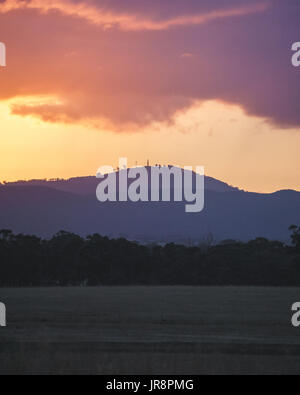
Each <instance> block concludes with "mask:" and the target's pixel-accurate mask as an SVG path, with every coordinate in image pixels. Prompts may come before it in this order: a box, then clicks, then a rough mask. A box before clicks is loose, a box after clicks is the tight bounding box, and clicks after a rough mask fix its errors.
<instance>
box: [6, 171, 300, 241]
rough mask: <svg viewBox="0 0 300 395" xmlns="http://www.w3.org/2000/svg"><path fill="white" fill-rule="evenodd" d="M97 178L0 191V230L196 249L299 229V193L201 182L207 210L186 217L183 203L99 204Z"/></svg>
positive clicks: (282, 237)
mask: <svg viewBox="0 0 300 395" xmlns="http://www.w3.org/2000/svg"><path fill="white" fill-rule="evenodd" d="M98 183H99V180H97V179H96V178H95V177H84V178H73V179H70V180H58V181H42V180H41V181H40V180H37V181H29V182H18V183H11V184H7V185H5V186H0V229H1V228H5V229H11V230H13V231H14V232H16V233H18V232H19V233H26V234H28V233H29V234H36V235H40V236H43V237H50V236H52V235H53V234H54V233H56V232H58V231H60V230H66V231H70V232H74V233H77V234H80V235H82V236H85V235H87V234H91V233H100V234H102V235H107V236H110V237H120V236H122V237H126V238H128V239H130V240H138V241H140V242H145V243H150V242H169V241H175V242H181V243H193V242H194V243H198V242H201V241H205V240H206V239H207V238H209V239H210V240H213V241H215V242H220V241H222V240H224V239H236V240H241V241H247V240H250V239H253V238H256V237H266V238H269V239H276V240H281V241H288V240H289V233H288V227H289V226H290V225H291V224H294V223H295V224H297V225H298V224H300V193H299V192H295V191H280V192H276V193H273V194H257V193H249V192H244V191H241V190H239V189H237V188H233V187H231V186H229V185H227V184H225V183H222V182H220V181H218V180H215V179H213V178H209V177H206V179H205V189H206V194H205V210H204V211H203V212H202V213H199V214H186V213H185V210H184V204H185V203H175V202H169V203H151V202H150V203H141V202H140V203H131V202H128V203H99V202H98V201H97V199H96V195H95V193H96V186H97V185H98Z"/></svg>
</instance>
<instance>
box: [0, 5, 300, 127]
mask: <svg viewBox="0 0 300 395" xmlns="http://www.w3.org/2000/svg"><path fill="white" fill-rule="evenodd" d="M212 3H213V4H212ZM299 15H300V4H299V2H298V1H294V0H291V1H283V0H272V1H251V0H239V1H238V0H226V1H225V0H218V1H214V2H211V1H208V0H203V1H201V2H199V1H198V0H197V1H196V0H172V1H162V0H151V1H149V0H128V1H126V2H125V1H121V0H98V1H92V0H89V1H88V0H86V1H83V0H81V1H75V0H73V1H71V0H53V1H51V0H31V1H29V0H6V1H3V0H2V1H0V38H1V41H3V42H5V43H6V45H7V48H8V60H7V61H8V65H7V68H6V69H5V70H3V71H2V70H1V73H0V83H1V86H0V100H7V99H15V101H14V105H13V106H12V111H13V113H14V114H18V115H20V116H28V115H31V116H35V117H38V118H41V119H43V120H44V121H47V122H68V123H78V122H81V123H91V124H93V125H94V126H96V127H97V126H99V127H103V125H108V126H109V127H110V128H113V129H115V130H124V129H125V130H126V129H128V128H138V127H139V126H140V125H144V124H148V123H151V122H155V121H166V120H168V119H170V118H171V117H172V115H173V114H174V113H175V112H176V111H178V110H182V109H185V108H188V107H190V106H192V105H193V103H195V102H199V101H200V102H201V101H207V100H219V101H223V102H227V103H233V104H237V105H239V106H240V107H241V108H243V109H244V110H245V111H246V112H248V113H249V114H253V115H255V116H259V117H262V118H264V119H266V120H268V121H270V122H271V123H276V124H278V125H280V126H284V127H298V126H300V111H299V103H300V90H299V70H297V69H295V68H293V67H292V66H291V52H290V48H291V43H292V42H295V41H297V40H299V18H298V16H299ZM16 27H17V28H16ZM32 97H37V98H41V97H45V98H47V99H45V100H39V99H37V100H33V101H32V100H31V99H29V98H32Z"/></svg>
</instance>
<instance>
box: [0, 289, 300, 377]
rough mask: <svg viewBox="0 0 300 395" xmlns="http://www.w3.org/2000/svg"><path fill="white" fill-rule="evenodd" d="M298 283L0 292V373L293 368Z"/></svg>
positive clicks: (297, 361)
mask: <svg viewBox="0 0 300 395" xmlns="http://www.w3.org/2000/svg"><path fill="white" fill-rule="evenodd" d="M299 296H300V295H299V290H298V289H276V288H265V289H263V288H192V287H158V288H155V287H149V288H147V287H117V288H65V289H62V288H58V289H2V290H0V301H2V302H4V303H6V306H7V311H8V317H7V319H8V327H7V328H1V329H0V374H288V373H289V374H299V373H300V336H299V334H300V332H299V330H298V329H294V328H292V327H291V323H290V320H291V312H290V309H291V306H292V304H293V303H294V302H296V301H298V300H299Z"/></svg>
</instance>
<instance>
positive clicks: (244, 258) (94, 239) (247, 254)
mask: <svg viewBox="0 0 300 395" xmlns="http://www.w3.org/2000/svg"><path fill="white" fill-rule="evenodd" d="M290 231H291V244H290V245H285V244H283V243H281V242H278V241H269V240H267V239H263V238H258V239H256V240H253V241H250V242H248V243H242V242H238V241H234V240H227V241H224V242H223V243H221V244H219V245H212V244H210V242H209V241H208V242H207V243H203V242H202V243H201V244H199V245H198V246H193V247H187V246H183V245H176V244H167V245H165V246H160V245H156V244H153V245H148V246H143V245H139V244H138V243H135V242H130V241H127V240H125V239H115V240H111V239H109V238H107V237H102V236H100V235H98V234H94V235H91V236H88V237H87V238H82V237H80V236H77V235H75V234H72V233H68V232H64V231H61V232H59V233H57V234H56V235H55V236H53V237H52V238H51V239H49V240H45V239H41V238H39V237H36V236H28V235H23V234H19V235H15V234H13V233H12V232H11V231H9V230H2V231H0V286H1V287H25V286H26V287H29V286H30V287H31V286H33V287H36V286H100V285H108V286H111V285H197V286H198V285H203V286H211V285H251V286H299V285H300V227H298V226H291V228H290Z"/></svg>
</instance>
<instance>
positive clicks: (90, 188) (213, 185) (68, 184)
mask: <svg viewBox="0 0 300 395" xmlns="http://www.w3.org/2000/svg"><path fill="white" fill-rule="evenodd" d="M147 169H148V172H149V171H150V169H151V168H149V167H148V168H147ZM117 173H119V172H117ZM98 184H99V180H97V179H96V177H78V178H70V179H68V180H63V179H56V180H30V181H17V182H11V183H6V184H5V185H6V186H27V187H28V186H35V187H37V186H40V187H48V188H53V189H56V190H58V191H64V192H71V193H75V194H78V195H84V196H86V195H93V194H95V191H96V187H97V185H98ZM0 188H1V185H0ZM205 188H206V190H209V191H215V192H229V191H238V190H239V189H238V188H234V187H232V186H230V185H228V184H226V183H224V182H221V181H219V180H216V179H215V178H212V177H205Z"/></svg>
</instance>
